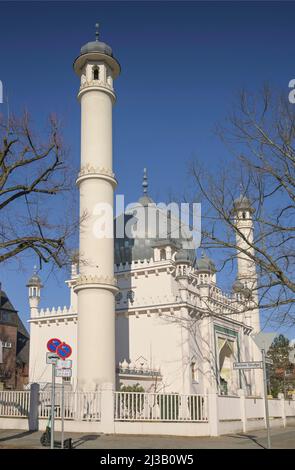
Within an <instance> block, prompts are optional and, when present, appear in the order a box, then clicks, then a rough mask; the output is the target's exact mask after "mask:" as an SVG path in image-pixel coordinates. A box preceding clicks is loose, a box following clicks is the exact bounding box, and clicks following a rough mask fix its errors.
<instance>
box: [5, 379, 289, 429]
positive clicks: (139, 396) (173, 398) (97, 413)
mask: <svg viewBox="0 0 295 470" xmlns="http://www.w3.org/2000/svg"><path fill="white" fill-rule="evenodd" d="M61 399H62V396H61V391H60V390H56V394H55V404H56V408H55V414H56V418H57V422H56V429H60V427H61V419H60V418H61V412H62V410H61V404H62V403H61ZM50 413H51V392H50V391H41V392H40V391H38V387H35V388H34V389H33V388H32V389H31V391H1V392H0V429H31V430H34V429H38V428H39V429H45V427H46V420H47V419H48V418H49V416H50ZM269 415H270V421H271V426H286V425H288V424H295V400H284V399H283V397H281V398H280V399H274V400H269ZM64 416H65V419H66V430H67V431H69V432H102V433H108V434H150V435H151V434H154V435H156V434H166V435H174V436H175V435H179V436H209V435H211V436H218V435H221V434H227V433H235V432H243V431H244V432H247V431H250V430H254V429H261V428H264V427H265V411H264V401H263V399H262V398H258V397H257V398H255V397H251V398H250V397H245V396H244V393H243V391H242V390H241V391H240V396H236V397H233V396H231V397H230V396H217V395H216V394H209V395H208V396H206V395H180V394H175V393H174V394H173V393H170V394H164V393H137V392H113V390H112V389H111V388H108V387H105V388H102V389H101V391H100V392H72V391H65V392H64Z"/></svg>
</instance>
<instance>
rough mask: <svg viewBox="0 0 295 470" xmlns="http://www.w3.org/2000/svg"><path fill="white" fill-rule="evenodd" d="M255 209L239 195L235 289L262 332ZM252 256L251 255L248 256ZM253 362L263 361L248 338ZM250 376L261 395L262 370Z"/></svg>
mask: <svg viewBox="0 0 295 470" xmlns="http://www.w3.org/2000/svg"><path fill="white" fill-rule="evenodd" d="M254 212H255V209H254V208H253V206H252V205H251V202H250V201H249V199H248V198H247V197H246V196H242V195H241V196H240V197H239V198H238V199H236V200H235V202H234V217H235V225H236V227H237V229H238V231H237V232H236V243H237V247H238V248H239V249H240V250H242V251H240V250H238V253H237V262H238V275H237V281H236V282H235V284H234V290H236V291H237V292H241V293H242V294H244V296H245V300H246V301H248V302H249V305H250V307H251V309H250V310H249V311H248V312H246V313H245V321H246V323H247V324H248V325H250V326H251V327H252V333H254V334H255V333H258V332H259V331H260V318H259V308H258V292H257V272H256V265H255V262H254V261H253V259H252V258H251V256H253V255H254V254H255V250H254V248H253V247H252V245H253V240H254V224H253V217H252V216H253V214H254ZM248 253H249V255H250V256H247V255H248ZM249 353H250V358H249V359H250V360H252V361H261V352H260V350H259V349H258V348H257V346H256V344H255V343H254V341H253V340H252V338H249ZM249 376H250V377H251V379H250V381H251V384H252V393H254V394H257V395H262V391H263V377H262V371H261V370H260V369H255V370H252V371H251V372H250V373H249Z"/></svg>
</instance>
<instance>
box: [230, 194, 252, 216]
mask: <svg viewBox="0 0 295 470" xmlns="http://www.w3.org/2000/svg"><path fill="white" fill-rule="evenodd" d="M233 205H234V211H235V212H236V211H240V210H248V211H250V212H251V213H253V212H255V209H254V207H253V206H252V204H251V201H250V199H248V198H247V196H245V195H242V194H241V195H240V196H239V197H238V198H237V199H235V200H234V204H233Z"/></svg>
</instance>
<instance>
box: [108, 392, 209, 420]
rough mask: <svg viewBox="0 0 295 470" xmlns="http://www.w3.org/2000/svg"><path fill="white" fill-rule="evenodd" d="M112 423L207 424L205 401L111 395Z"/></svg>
mask: <svg viewBox="0 0 295 470" xmlns="http://www.w3.org/2000/svg"><path fill="white" fill-rule="evenodd" d="M115 421H166V422H167V421H170V422H171V421H174V422H181V421H190V422H208V413H207V397H206V396H205V395H178V394H165V393H141V392H115Z"/></svg>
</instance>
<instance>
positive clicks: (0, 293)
mask: <svg viewBox="0 0 295 470" xmlns="http://www.w3.org/2000/svg"><path fill="white" fill-rule="evenodd" d="M0 310H9V311H11V312H17V310H15V308H14V306H13V305H12V303H11V302H10V300H9V298H8V297H7V295H6V293H5V292H4V290H0Z"/></svg>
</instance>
